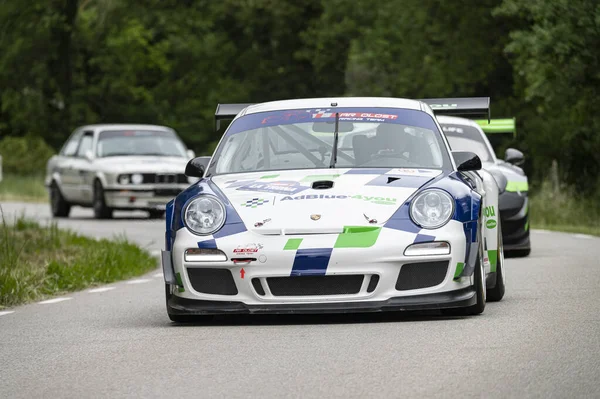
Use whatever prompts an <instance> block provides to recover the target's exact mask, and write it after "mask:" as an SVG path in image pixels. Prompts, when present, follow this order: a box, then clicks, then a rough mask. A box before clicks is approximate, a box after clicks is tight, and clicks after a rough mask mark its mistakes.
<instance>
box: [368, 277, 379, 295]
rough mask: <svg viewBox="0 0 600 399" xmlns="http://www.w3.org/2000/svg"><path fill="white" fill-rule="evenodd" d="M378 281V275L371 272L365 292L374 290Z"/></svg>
mask: <svg viewBox="0 0 600 399" xmlns="http://www.w3.org/2000/svg"><path fill="white" fill-rule="evenodd" d="M378 283H379V275H378V274H373V275H372V276H371V281H369V286H368V287H367V292H373V291H375V288H377V284H378Z"/></svg>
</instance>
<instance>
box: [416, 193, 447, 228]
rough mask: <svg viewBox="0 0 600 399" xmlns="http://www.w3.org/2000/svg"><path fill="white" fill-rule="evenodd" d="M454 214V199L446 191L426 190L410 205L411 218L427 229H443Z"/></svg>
mask: <svg viewBox="0 0 600 399" xmlns="http://www.w3.org/2000/svg"><path fill="white" fill-rule="evenodd" d="M453 213H454V199H453V198H452V197H451V196H450V195H449V194H448V193H447V192H445V191H442V190H438V189H430V190H425V191H423V192H421V193H420V194H418V195H417V196H416V197H415V198H414V199H413V200H412V202H411V204H410V217H411V219H412V220H413V222H415V223H416V224H418V225H419V226H421V227H423V228H425V229H437V228H438V227H442V226H443V225H445V224H446V223H448V221H449V220H450V218H451V217H452V214H453Z"/></svg>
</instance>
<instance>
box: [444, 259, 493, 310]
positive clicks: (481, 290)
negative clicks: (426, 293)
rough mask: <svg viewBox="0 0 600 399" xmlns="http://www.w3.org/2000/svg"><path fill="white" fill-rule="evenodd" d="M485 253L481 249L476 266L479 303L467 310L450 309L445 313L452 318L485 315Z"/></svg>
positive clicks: (476, 286) (474, 273) (476, 289)
mask: <svg viewBox="0 0 600 399" xmlns="http://www.w3.org/2000/svg"><path fill="white" fill-rule="evenodd" d="M482 254H483V251H482V250H481V248H480V249H479V254H478V255H477V263H476V264H475V271H474V272H473V276H474V278H475V295H476V297H477V303H476V304H475V305H471V306H468V307H465V308H456V309H448V310H447V311H446V312H445V313H446V314H448V315H451V316H474V315H478V314H481V313H483V310H484V309H485V302H486V296H487V292H486V287H485V270H484V269H483V259H482V258H483V257H482Z"/></svg>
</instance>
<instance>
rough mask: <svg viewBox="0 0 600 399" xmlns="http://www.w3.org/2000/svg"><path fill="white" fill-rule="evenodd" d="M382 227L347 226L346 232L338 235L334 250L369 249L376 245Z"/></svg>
mask: <svg viewBox="0 0 600 399" xmlns="http://www.w3.org/2000/svg"><path fill="white" fill-rule="evenodd" d="M380 232H381V227H370V226H345V227H344V232H343V233H342V234H340V235H338V238H337V240H336V241H335V244H334V245H333V247H334V248H368V247H372V246H373V245H375V243H376V242H377V237H379V233H380Z"/></svg>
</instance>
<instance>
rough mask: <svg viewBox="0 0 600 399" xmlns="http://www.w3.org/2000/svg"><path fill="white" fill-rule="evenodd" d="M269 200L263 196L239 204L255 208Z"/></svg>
mask: <svg viewBox="0 0 600 399" xmlns="http://www.w3.org/2000/svg"><path fill="white" fill-rule="evenodd" d="M268 202H269V200H268V199H263V198H252V199H250V200H248V201H246V202H244V203H242V204H240V206H243V207H246V208H257V207H259V206H261V205H264V204H266V203H268Z"/></svg>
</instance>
